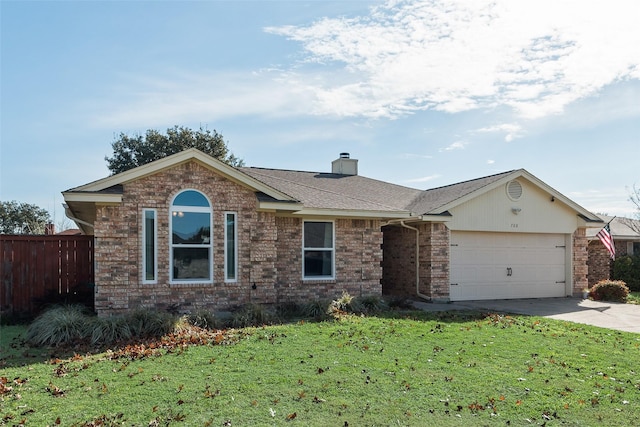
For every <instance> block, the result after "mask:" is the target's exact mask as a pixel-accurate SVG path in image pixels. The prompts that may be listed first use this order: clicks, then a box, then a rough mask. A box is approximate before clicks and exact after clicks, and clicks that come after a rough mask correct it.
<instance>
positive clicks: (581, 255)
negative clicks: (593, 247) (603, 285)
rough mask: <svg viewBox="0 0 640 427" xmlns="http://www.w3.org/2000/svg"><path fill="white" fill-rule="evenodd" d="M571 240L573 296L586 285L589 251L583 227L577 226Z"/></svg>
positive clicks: (578, 293) (580, 293)
mask: <svg viewBox="0 0 640 427" xmlns="http://www.w3.org/2000/svg"><path fill="white" fill-rule="evenodd" d="M572 242H573V251H572V254H573V289H572V294H573V295H574V296H579V295H582V290H583V289H585V288H586V287H587V286H588V279H587V278H588V275H589V266H588V260H589V253H588V252H587V236H586V229H585V228H578V229H577V230H576V231H575V232H574V233H573V236H572Z"/></svg>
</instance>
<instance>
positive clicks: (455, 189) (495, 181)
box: [409, 169, 601, 222]
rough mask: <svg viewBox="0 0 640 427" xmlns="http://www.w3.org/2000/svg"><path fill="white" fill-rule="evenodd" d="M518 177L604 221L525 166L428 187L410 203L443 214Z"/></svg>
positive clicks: (590, 217) (417, 208)
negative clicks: (443, 185) (442, 185)
mask: <svg viewBox="0 0 640 427" xmlns="http://www.w3.org/2000/svg"><path fill="white" fill-rule="evenodd" d="M517 178H524V179H526V180H527V181H529V182H530V183H532V184H533V185H535V186H537V187H538V188H540V190H542V191H545V192H547V193H548V194H549V196H552V197H554V199H556V200H558V201H560V202H562V203H564V204H565V205H567V206H568V207H569V208H571V209H573V210H574V211H575V212H576V214H578V215H579V216H581V217H583V219H585V220H587V221H592V222H600V221H601V220H600V218H598V217H597V216H596V215H594V214H593V213H591V212H589V211H588V210H587V209H585V208H583V207H582V206H580V205H578V204H577V203H575V202H574V201H572V200H571V199H569V198H567V197H566V196H564V195H563V194H562V193H560V192H558V191H557V190H555V189H554V188H552V187H551V186H549V185H547V184H546V183H544V182H543V181H541V180H540V179H538V178H537V177H535V176H534V175H532V174H531V173H529V172H527V171H526V170H524V169H517V170H512V171H509V172H503V173H499V174H496V175H490V176H486V177H482V178H478V179H474V180H470V181H464V182H460V183H457V184H452V185H448V186H445V187H439V188H434V189H431V190H425V191H424V192H423V193H422V194H420V195H419V196H418V197H417V198H416V199H415V200H414V201H412V202H411V203H410V204H409V208H410V209H411V210H412V211H415V212H417V213H418V214H420V215H441V214H443V213H445V212H447V211H449V210H451V209H453V208H455V207H456V206H459V205H461V204H463V203H465V202H467V201H469V200H471V199H474V198H476V197H479V196H481V195H483V194H486V193H487V192H489V191H492V190H494V189H495V188H497V187H499V186H502V185H506V184H507V183H508V182H510V181H512V180H514V179H517Z"/></svg>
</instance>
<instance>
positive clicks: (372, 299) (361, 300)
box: [350, 295, 389, 314]
mask: <svg viewBox="0 0 640 427" xmlns="http://www.w3.org/2000/svg"><path fill="white" fill-rule="evenodd" d="M350 309H351V311H353V312H355V313H363V314H373V313H380V312H383V311H387V310H388V309H389V304H388V303H387V302H386V301H385V300H384V299H383V298H382V297H380V296H378V295H368V296H364V297H357V298H354V299H353V300H351V307H350Z"/></svg>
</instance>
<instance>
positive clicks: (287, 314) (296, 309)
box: [276, 301, 305, 319]
mask: <svg viewBox="0 0 640 427" xmlns="http://www.w3.org/2000/svg"><path fill="white" fill-rule="evenodd" d="M276 313H277V314H278V316H280V317H281V318H283V319H294V318H298V317H304V316H305V307H304V305H302V304H299V303H297V302H295V301H286V302H281V303H279V304H277V305H276Z"/></svg>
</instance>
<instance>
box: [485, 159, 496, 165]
mask: <svg viewBox="0 0 640 427" xmlns="http://www.w3.org/2000/svg"><path fill="white" fill-rule="evenodd" d="M495 162H496V161H495V160H491V159H489V160H487V164H488V165H492V164H494V163H495Z"/></svg>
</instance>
